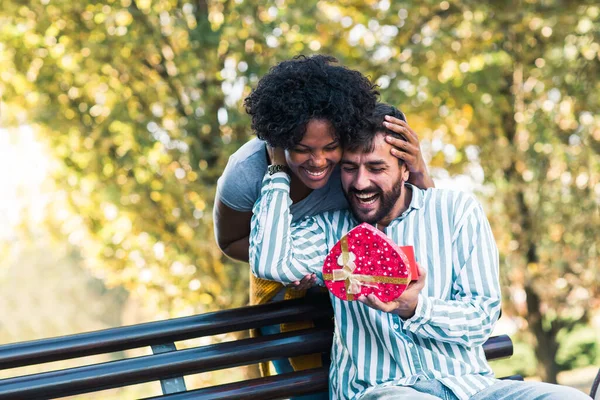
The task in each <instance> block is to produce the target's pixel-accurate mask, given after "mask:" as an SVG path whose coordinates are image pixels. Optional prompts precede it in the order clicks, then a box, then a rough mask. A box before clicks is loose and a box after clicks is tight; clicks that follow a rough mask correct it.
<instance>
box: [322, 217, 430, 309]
mask: <svg viewBox="0 0 600 400" xmlns="http://www.w3.org/2000/svg"><path fill="white" fill-rule="evenodd" d="M418 277H419V271H418V269H417V263H416V262H415V256H414V250H413V247H412V246H398V245H397V244H395V243H394V242H393V241H392V240H391V239H390V238H389V237H387V236H386V235H385V234H384V233H383V232H381V231H380V230H379V229H376V228H374V227H373V226H371V225H369V224H367V223H362V224H360V225H358V226H357V227H355V228H353V229H352V230H351V231H350V232H348V233H347V234H346V235H345V236H344V237H342V238H341V239H340V241H339V242H337V243H336V244H335V246H333V248H332V249H331V250H330V251H329V254H328V255H327V258H325V262H324V264H323V280H324V281H325V285H326V286H327V288H328V289H329V291H330V292H331V293H333V294H334V295H335V296H336V297H338V298H340V299H342V300H348V301H352V300H356V299H357V298H358V297H359V296H360V295H365V296H366V295H368V294H370V293H373V294H375V296H377V297H378V298H379V299H380V300H381V301H383V302H388V301H391V300H394V299H396V298H398V297H399V296H400V295H401V294H402V293H403V292H404V290H405V289H406V287H407V286H408V284H409V283H410V282H411V280H416V279H417V278H418Z"/></svg>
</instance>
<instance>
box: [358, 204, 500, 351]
mask: <svg viewBox="0 0 600 400" xmlns="http://www.w3.org/2000/svg"><path fill="white" fill-rule="evenodd" d="M452 239H453V246H452V247H453V254H452V257H453V264H454V269H455V271H456V279H455V281H454V282H453V286H452V300H441V299H436V298H433V297H427V296H425V295H423V294H422V293H420V291H421V289H422V287H423V286H424V281H422V279H424V277H422V278H420V279H419V281H417V282H415V283H413V284H411V285H413V286H412V287H411V286H409V288H408V289H407V290H406V291H405V292H404V293H403V294H402V296H400V297H399V298H398V299H397V300H395V301H391V302H388V303H383V302H381V301H380V300H378V299H377V298H376V297H375V296H372V295H369V297H368V298H363V299H362V300H361V301H363V302H364V303H366V304H367V305H369V306H371V307H374V308H376V309H379V310H382V311H386V312H392V313H395V314H397V315H399V316H400V317H401V318H403V319H404V328H405V329H407V330H409V331H411V332H413V333H414V334H416V335H419V336H422V337H426V338H430V339H435V340H439V341H441V342H449V343H457V344H461V345H463V346H466V347H473V346H478V345H481V344H483V343H484V342H485V341H486V340H487V339H488V338H489V337H490V335H491V333H492V330H493V327H494V324H495V323H496V320H497V319H498V316H499V315H500V303H501V295H500V282H499V276H498V249H497V247H496V242H495V241H494V237H493V235H492V231H491V228H490V226H489V223H488V221H487V219H486V218H485V214H484V212H483V210H482V208H481V206H480V205H479V203H477V202H476V201H473V202H472V203H471V208H470V210H469V211H468V212H466V213H465V217H464V218H462V219H461V224H460V226H459V227H458V229H457V231H456V233H455V235H454V236H453V238H452Z"/></svg>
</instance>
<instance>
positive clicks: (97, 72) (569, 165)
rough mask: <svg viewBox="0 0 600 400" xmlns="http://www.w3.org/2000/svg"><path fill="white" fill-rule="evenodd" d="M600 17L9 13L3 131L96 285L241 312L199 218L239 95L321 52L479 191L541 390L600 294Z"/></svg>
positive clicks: (446, 9) (248, 7) (562, 13)
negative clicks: (33, 165)
mask: <svg viewBox="0 0 600 400" xmlns="http://www.w3.org/2000/svg"><path fill="white" fill-rule="evenodd" d="M599 14H600V9H599V8H598V6H597V5H595V4H594V3H593V2H591V1H579V2H562V1H558V0H557V1H550V2H548V1H543V2H542V1H536V0H528V1H507V2H501V3H497V4H496V3H494V4H479V3H477V2H472V1H456V2H452V3H450V2H448V1H441V2H440V1H431V0H427V1H419V2H416V1H412V2H402V3H398V2H390V1H389V0H380V1H374V0H367V1H360V2H358V1H341V2H337V3H334V2H326V1H315V0H308V1H302V2H300V1H283V0H277V1H274V2H260V3H259V2H252V1H241V0H234V1H232V0H222V1H210V2H208V1H206V0H196V1H192V2H182V1H175V0H155V1H150V0H120V1H110V0H109V1H106V2H103V3H97V2H92V1H89V0H88V1H81V2H75V3H71V2H67V1H65V0H57V1H52V2H50V1H49V0H41V2H38V1H34V0H28V1H16V0H8V1H4V2H3V7H2V10H1V11H0V46H1V47H0V62H1V64H2V65H3V69H2V71H0V90H1V91H2V92H3V96H4V98H5V99H6V100H7V101H8V103H9V104H8V107H9V108H8V111H9V112H8V115H7V113H6V110H5V113H4V115H3V118H4V122H5V123H12V124H23V123H28V124H31V123H35V124H37V127H38V129H39V130H40V131H41V132H44V133H45V135H46V137H47V138H48V140H49V141H50V142H51V144H52V147H53V148H54V150H55V153H56V156H57V157H58V158H59V159H60V160H61V161H62V164H63V165H64V168H63V169H61V170H60V171H59V172H58V173H57V177H58V179H59V180H60V181H61V182H63V185H64V188H65V189H66V190H67V193H68V199H69V201H70V202H71V204H72V206H73V208H74V209H75V210H76V211H77V214H78V215H79V217H78V218H80V219H81V221H75V222H72V223H83V226H85V227H87V229H88V231H89V233H91V239H92V240H91V241H90V242H89V243H87V244H86V246H84V248H86V249H93V250H92V254H93V255H94V257H93V259H96V260H98V262H97V268H96V271H97V274H98V275H99V276H101V277H103V278H104V279H105V280H106V281H108V282H115V283H117V282H118V283H125V284H126V285H128V287H129V288H130V289H131V290H134V291H135V292H137V293H139V294H144V295H145V296H146V297H147V298H150V299H154V301H156V302H157V303H158V304H160V305H161V306H170V307H171V309H173V307H174V309H179V310H183V312H184V313H189V312H194V311H201V310H203V309H204V308H205V307H228V306H233V305H239V304H241V303H243V302H244V301H245V298H246V283H247V280H246V277H247V273H248V272H247V268H246V267H245V266H243V265H240V264H233V263H231V262H228V261H227V260H224V259H223V257H222V256H221V255H220V253H219V251H218V250H217V248H216V246H215V245H214V241H213V238H212V230H211V226H212V222H211V219H210V215H211V212H210V205H211V204H212V200H213V192H214V184H215V181H216V179H217V177H218V176H219V174H220V172H221V171H222V169H223V166H224V164H225V162H226V160H227V156H228V155H229V154H230V153H231V152H232V151H234V150H235V149H236V148H237V147H238V146H239V145H240V144H241V143H242V142H244V141H245V140H247V139H248V138H249V137H250V132H249V128H248V127H249V123H248V122H249V121H248V119H247V118H246V116H245V115H244V113H243V109H242V108H241V99H242V98H243V97H244V96H245V95H246V94H247V93H248V91H249V88H250V87H251V86H253V85H254V84H255V83H256V81H257V79H258V77H260V76H261V75H262V74H264V73H265V72H266V70H267V69H268V67H270V66H272V65H274V64H275V63H276V62H277V61H280V60H283V59H286V58H290V57H292V56H293V55H296V54H300V53H304V54H309V53H313V52H319V53H329V54H332V55H335V56H337V57H338V58H339V59H340V60H341V61H342V62H343V63H345V64H346V65H348V66H350V67H352V68H356V69H359V70H360V71H362V72H364V73H367V74H369V75H370V76H371V77H372V78H373V80H375V81H376V82H377V83H378V84H379V85H380V86H381V89H382V93H383V99H384V100H385V101H388V102H390V103H393V104H396V105H399V106H400V107H401V108H402V109H403V110H404V111H405V112H407V114H408V117H409V121H410V123H411V125H412V126H413V127H414V128H416V130H417V132H418V133H419V134H420V135H421V136H422V137H423V146H424V147H425V150H426V151H429V152H430V153H431V154H432V157H433V158H432V161H431V163H432V165H434V166H437V167H440V168H445V169H448V170H449V171H450V172H451V173H453V174H454V173H466V174H467V175H470V176H472V177H473V178H474V180H475V181H478V182H483V177H484V176H485V181H486V182H487V183H488V185H485V187H484V194H486V195H487V196H489V199H490V208H489V210H490V219H491V222H492V224H493V227H494V230H495V232H496V237H497V240H498V243H499V246H500V249H501V254H502V257H503V274H504V278H505V280H506V285H508V287H509V288H510V290H509V292H510V296H511V298H512V299H513V300H514V304H516V307H515V312H518V313H519V314H520V315H521V316H522V317H523V321H524V323H525V324H527V326H528V328H529V329H530V331H531V332H532V333H533V334H534V336H535V338H536V355H537V357H538V359H539V360H540V361H541V364H540V365H542V366H543V368H542V369H541V370H540V372H541V374H542V377H543V378H544V380H546V381H550V382H552V381H555V380H556V373H557V371H558V365H557V364H556V361H555V358H556V357H555V356H556V351H557V349H558V341H557V339H556V338H557V335H558V333H559V332H561V331H564V330H570V329H572V328H573V326H575V325H576V324H577V323H579V322H581V321H585V319H586V317H587V314H588V310H589V307H588V306H589V303H590V301H591V299H594V295H595V294H596V293H597V290H598V289H597V287H596V285H595V282H596V281H597V280H598V278H599V276H598V274H599V272H598V265H597V262H598V261H597V260H598V252H599V247H598V242H597V239H595V235H594V234H593V233H592V232H594V229H596V230H597V226H598V225H599V222H600V221H599V218H600V217H599V215H598V203H599V202H600V186H599V180H600V177H599V174H600V166H599V161H598V152H599V150H600V145H599V142H600V119H599V118H600V117H599V116H598V115H597V110H598V93H600V90H599V87H598V86H599V81H598V78H597V76H598V67H599V58H598V57H599V56H598V55H599V51H600V41H599V39H598V36H599V26H600V24H598V19H599ZM62 215H63V213H61V212H60V210H57V212H56V213H55V216H56V219H59V220H60V218H62ZM59 222H60V221H59ZM63 224H65V226H66V228H65V229H66V230H67V231H68V224H67V223H66V221H64V222H63ZM85 238H87V235H75V237H72V238H71V239H72V240H73V241H75V242H76V241H78V240H79V241H83V240H87V239H85ZM92 244H95V245H93V246H92ZM525 298H526V302H524V301H523V299H525ZM521 305H522V306H521Z"/></svg>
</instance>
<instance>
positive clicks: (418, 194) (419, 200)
mask: <svg viewBox="0 0 600 400" xmlns="http://www.w3.org/2000/svg"><path fill="white" fill-rule="evenodd" d="M404 187H405V188H407V189H410V190H411V192H412V197H411V199H410V204H409V205H408V208H407V209H406V210H404V212H403V213H402V214H400V215H399V216H398V217H396V218H395V219H394V220H392V223H391V224H390V226H391V225H392V224H393V223H394V222H396V221H398V220H399V219H401V218H402V217H404V216H405V215H407V214H408V213H410V212H411V210H413V209H414V210H418V209H420V208H423V205H424V204H425V195H424V192H425V191H424V190H423V189H419V188H418V187H416V186H415V185H413V184H412V183H408V182H404ZM348 212H349V213H350V217H351V218H352V220H353V221H354V224H355V225H358V224H359V221H358V220H357V219H356V218H355V217H354V214H353V213H352V210H351V208H350V206H348Z"/></svg>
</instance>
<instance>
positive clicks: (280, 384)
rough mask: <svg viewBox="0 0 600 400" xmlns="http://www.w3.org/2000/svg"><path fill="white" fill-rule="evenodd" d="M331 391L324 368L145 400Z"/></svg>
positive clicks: (253, 398) (260, 399)
mask: <svg viewBox="0 0 600 400" xmlns="http://www.w3.org/2000/svg"><path fill="white" fill-rule="evenodd" d="M328 389H329V370H328V368H327V367H322V368H316V369H310V370H305V371H299V372H295V373H293V374H283V375H274V376H269V377H266V378H259V379H252V380H248V381H242V382H235V383H228V384H226V385H219V386H213V387H208V388H204V389H197V390H191V391H189V392H186V393H176V394H172V395H168V396H157V397H148V398H146V399H143V400H158V399H161V400H162V399H164V400H214V399H219V400H268V399H282V398H288V397H294V396H301V395H303V394H309V393H315V392H327V391H328Z"/></svg>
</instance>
